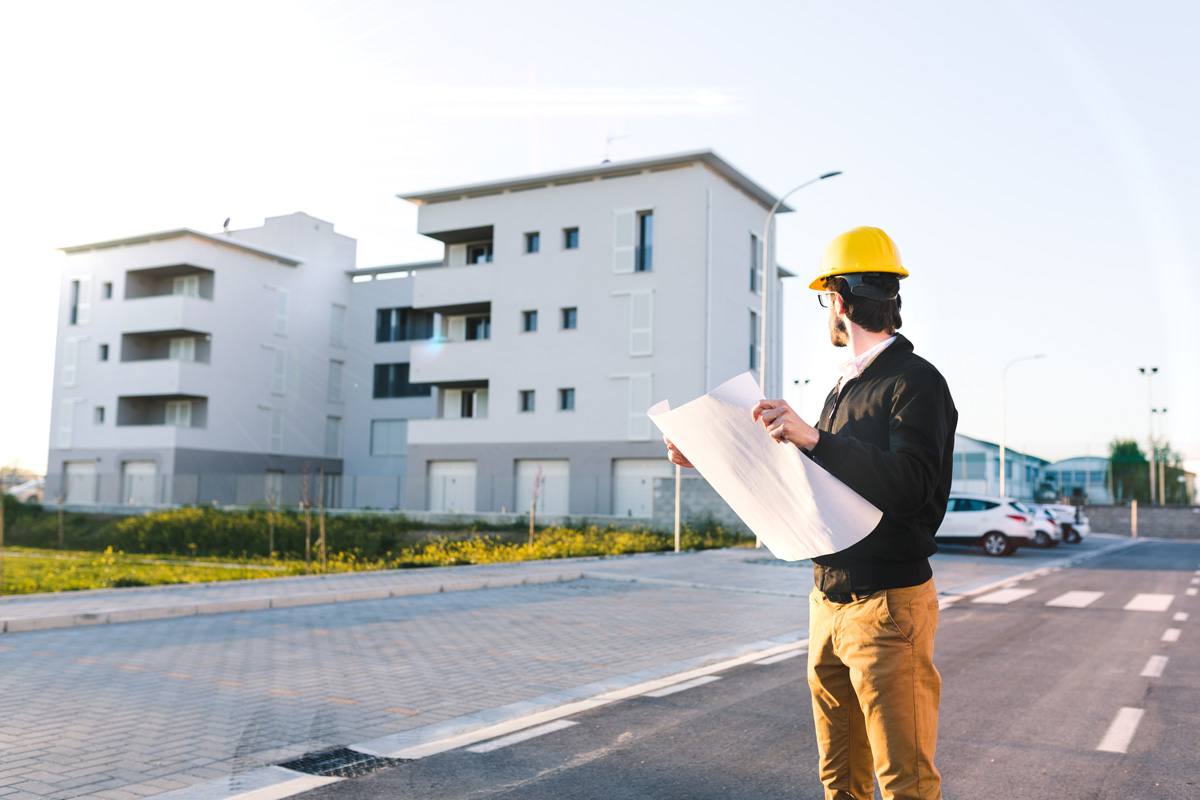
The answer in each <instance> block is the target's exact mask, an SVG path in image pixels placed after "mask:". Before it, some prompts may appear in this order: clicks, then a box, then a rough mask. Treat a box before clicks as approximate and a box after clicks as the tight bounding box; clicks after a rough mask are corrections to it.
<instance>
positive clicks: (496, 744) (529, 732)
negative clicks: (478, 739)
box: [467, 719, 579, 753]
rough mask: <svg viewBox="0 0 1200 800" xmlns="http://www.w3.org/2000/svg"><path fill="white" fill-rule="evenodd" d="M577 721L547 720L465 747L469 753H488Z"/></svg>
mask: <svg viewBox="0 0 1200 800" xmlns="http://www.w3.org/2000/svg"><path fill="white" fill-rule="evenodd" d="M578 724H579V723H577V722H572V721H571V720H569V719H556V720H555V721H554V722H547V723H546V724H545V725H538V726H537V727H535V728H526V729H525V730H523V731H518V732H517V733H510V734H509V735H508V736H501V737H500V738H499V739H492V740H491V741H490V742H484V743H483V744H477V745H474V746H472V747H468V748H467V752H470V753H490V752H492V751H493V750H499V749H500V748H501V747H508V746H509V745H510V744H516V743H517V742H523V741H525V740H526V739H534V738H537V737H538V736H545V735H546V734H547V733H554V732H555V731H561V730H562V729H563V728H569V727H571V726H572V725H578Z"/></svg>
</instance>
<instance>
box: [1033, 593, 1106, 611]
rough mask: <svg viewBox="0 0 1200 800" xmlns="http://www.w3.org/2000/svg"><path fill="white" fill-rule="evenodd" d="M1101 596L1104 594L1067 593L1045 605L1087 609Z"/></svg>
mask: <svg viewBox="0 0 1200 800" xmlns="http://www.w3.org/2000/svg"><path fill="white" fill-rule="evenodd" d="M1103 595H1104V592H1067V593H1066V594H1060V595H1059V596H1058V597H1056V598H1054V599H1053V600H1050V601H1047V603H1046V605H1048V606H1059V607H1061V608H1087V607H1088V606H1090V605H1091V604H1092V603H1094V602H1096V601H1097V600H1099V599H1100V598H1101V597H1102V596H1103Z"/></svg>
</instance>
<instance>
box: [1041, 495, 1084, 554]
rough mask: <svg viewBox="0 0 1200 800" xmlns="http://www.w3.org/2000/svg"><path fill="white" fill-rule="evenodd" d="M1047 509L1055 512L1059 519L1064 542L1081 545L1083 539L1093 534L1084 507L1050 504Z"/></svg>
mask: <svg viewBox="0 0 1200 800" xmlns="http://www.w3.org/2000/svg"><path fill="white" fill-rule="evenodd" d="M1046 508H1048V509H1050V510H1051V511H1053V512H1054V516H1055V517H1057V518H1058V524H1059V525H1060V526H1061V527H1062V537H1063V541H1064V542H1067V543H1068V544H1079V543H1080V542H1082V541H1083V537H1085V536H1087V535H1088V534H1089V533H1091V532H1092V526H1091V524H1090V523H1089V522H1088V518H1087V514H1084V513H1083V506H1070V505H1067V504H1065V503H1050V504H1048V505H1047V506H1046Z"/></svg>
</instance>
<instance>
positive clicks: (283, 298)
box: [275, 289, 288, 336]
mask: <svg viewBox="0 0 1200 800" xmlns="http://www.w3.org/2000/svg"><path fill="white" fill-rule="evenodd" d="M287 327H288V293H287V290H286V289H276V290H275V333H276V334H278V335H279V336H287Z"/></svg>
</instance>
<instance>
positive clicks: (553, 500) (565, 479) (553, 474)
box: [513, 458, 571, 514]
mask: <svg viewBox="0 0 1200 800" xmlns="http://www.w3.org/2000/svg"><path fill="white" fill-rule="evenodd" d="M539 467H540V468H541V475H540V477H539V475H538V468H539ZM570 476H571V468H570V462H568V461H567V459H565V458H563V459H533V458H523V459H517V491H516V505H515V506H513V510H514V511H516V512H518V513H523V512H527V511H529V501H530V499H531V498H532V497H533V489H534V482H535V481H537V482H539V483H540V487H539V491H538V502H537V513H538V514H566V513H567V504H568V498H569V497H570V496H571V492H570V489H571V477H570Z"/></svg>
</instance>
